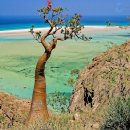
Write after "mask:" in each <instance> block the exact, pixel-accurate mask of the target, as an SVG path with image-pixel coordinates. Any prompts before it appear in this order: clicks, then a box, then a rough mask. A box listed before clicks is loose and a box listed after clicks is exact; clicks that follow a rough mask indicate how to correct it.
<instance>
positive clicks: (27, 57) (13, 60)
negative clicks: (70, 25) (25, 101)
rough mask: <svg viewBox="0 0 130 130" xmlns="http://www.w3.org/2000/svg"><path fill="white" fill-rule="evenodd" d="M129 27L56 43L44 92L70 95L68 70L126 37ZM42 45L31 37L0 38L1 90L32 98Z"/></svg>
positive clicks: (89, 59)
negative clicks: (89, 39) (88, 37)
mask: <svg viewBox="0 0 130 130" xmlns="http://www.w3.org/2000/svg"><path fill="white" fill-rule="evenodd" d="M129 32H130V29H127V30H120V31H113V30H110V31H107V32H95V33H89V34H88V35H90V36H92V37H93V39H92V40H91V41H89V42H83V41H80V40H78V41H75V40H68V41H65V42H59V43H58V46H57V48H56V49H55V50H54V52H53V54H52V57H51V58H50V59H49V61H48V63H47V64H46V80H47V93H53V92H55V91H59V92H65V93H66V94H67V95H70V94H71V92H72V90H73V87H71V86H69V85H68V82H67V81H68V79H69V78H70V77H72V78H74V77H75V76H74V77H73V76H72V75H71V71H72V70H74V69H79V70H82V69H83V68H84V67H85V66H86V65H87V64H88V63H91V60H92V58H94V57H95V56H96V55H97V54H100V53H101V52H104V51H106V50H107V49H108V48H110V47H112V46H113V45H112V44H111V42H114V45H119V44H121V43H123V42H125V41H126V40H129V39H130V38H129V36H130V33H129ZM42 53H43V48H42V47H41V45H40V44H37V43H36V42H34V41H33V40H32V38H31V37H23V36H19V37H18V36H17V37H15V36H14V37H11V36H8V37H0V91H4V92H8V93H10V94H12V95H16V96H18V97H22V98H31V95H32V91H33V85H34V71H35V65H36V62H37V60H38V57H39V56H40V55H41V54H42Z"/></svg>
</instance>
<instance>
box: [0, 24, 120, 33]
mask: <svg viewBox="0 0 130 130" xmlns="http://www.w3.org/2000/svg"><path fill="white" fill-rule="evenodd" d="M84 27H85V29H87V28H93V29H106V28H113V29H115V28H119V26H105V25H102V26H84ZM46 29H49V27H43V28H35V29H34V30H35V31H40V30H46ZM29 31H30V29H29V28H28V29H15V30H3V31H0V34H2V33H17V32H19V33H20V32H21V33H22V32H29Z"/></svg>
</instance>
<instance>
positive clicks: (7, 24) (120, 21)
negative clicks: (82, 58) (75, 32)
mask: <svg viewBox="0 0 130 130" xmlns="http://www.w3.org/2000/svg"><path fill="white" fill-rule="evenodd" d="M107 21H110V22H111V23H112V24H113V25H119V26H126V25H129V23H130V22H129V20H128V16H83V17H82V19H81V24H83V25H91V26H93V25H96V26H103V25H106V22H107ZM32 25H34V26H35V27H48V24H46V23H45V22H44V21H43V20H42V18H41V17H40V16H0V31H2V30H16V29H27V28H31V26H32Z"/></svg>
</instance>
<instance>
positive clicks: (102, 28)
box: [0, 26, 121, 36]
mask: <svg viewBox="0 0 130 130" xmlns="http://www.w3.org/2000/svg"><path fill="white" fill-rule="evenodd" d="M48 29H49V27H46V28H35V29H34V31H42V32H44V31H47V30H48ZM111 30H113V31H117V30H121V28H119V27H118V26H113V27H108V26H85V28H84V29H83V32H91V33H94V32H95V31H96V32H103V31H111ZM29 31H30V29H18V30H6V31H0V36H7V35H9V36H11V35H12V36H17V35H30V33H29Z"/></svg>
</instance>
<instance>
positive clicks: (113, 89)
mask: <svg viewBox="0 0 130 130" xmlns="http://www.w3.org/2000/svg"><path fill="white" fill-rule="evenodd" d="M116 96H130V41H128V42H126V43H124V44H123V45H121V46H118V47H114V48H111V49H109V50H108V51H107V52H104V53H103V54H101V55H99V56H97V57H96V58H94V59H93V61H92V64H90V65H88V66H86V67H85V68H84V69H83V71H82V72H81V73H80V74H79V76H78V81H77V83H76V85H75V87H74V91H73V94H72V96H71V99H70V105H69V112H71V113H75V112H79V111H81V112H82V111H83V112H85V111H87V110H88V109H90V108H92V111H95V110H96V109H98V108H101V107H103V106H104V105H105V104H107V103H108V101H109V99H110V98H113V97H116Z"/></svg>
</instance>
